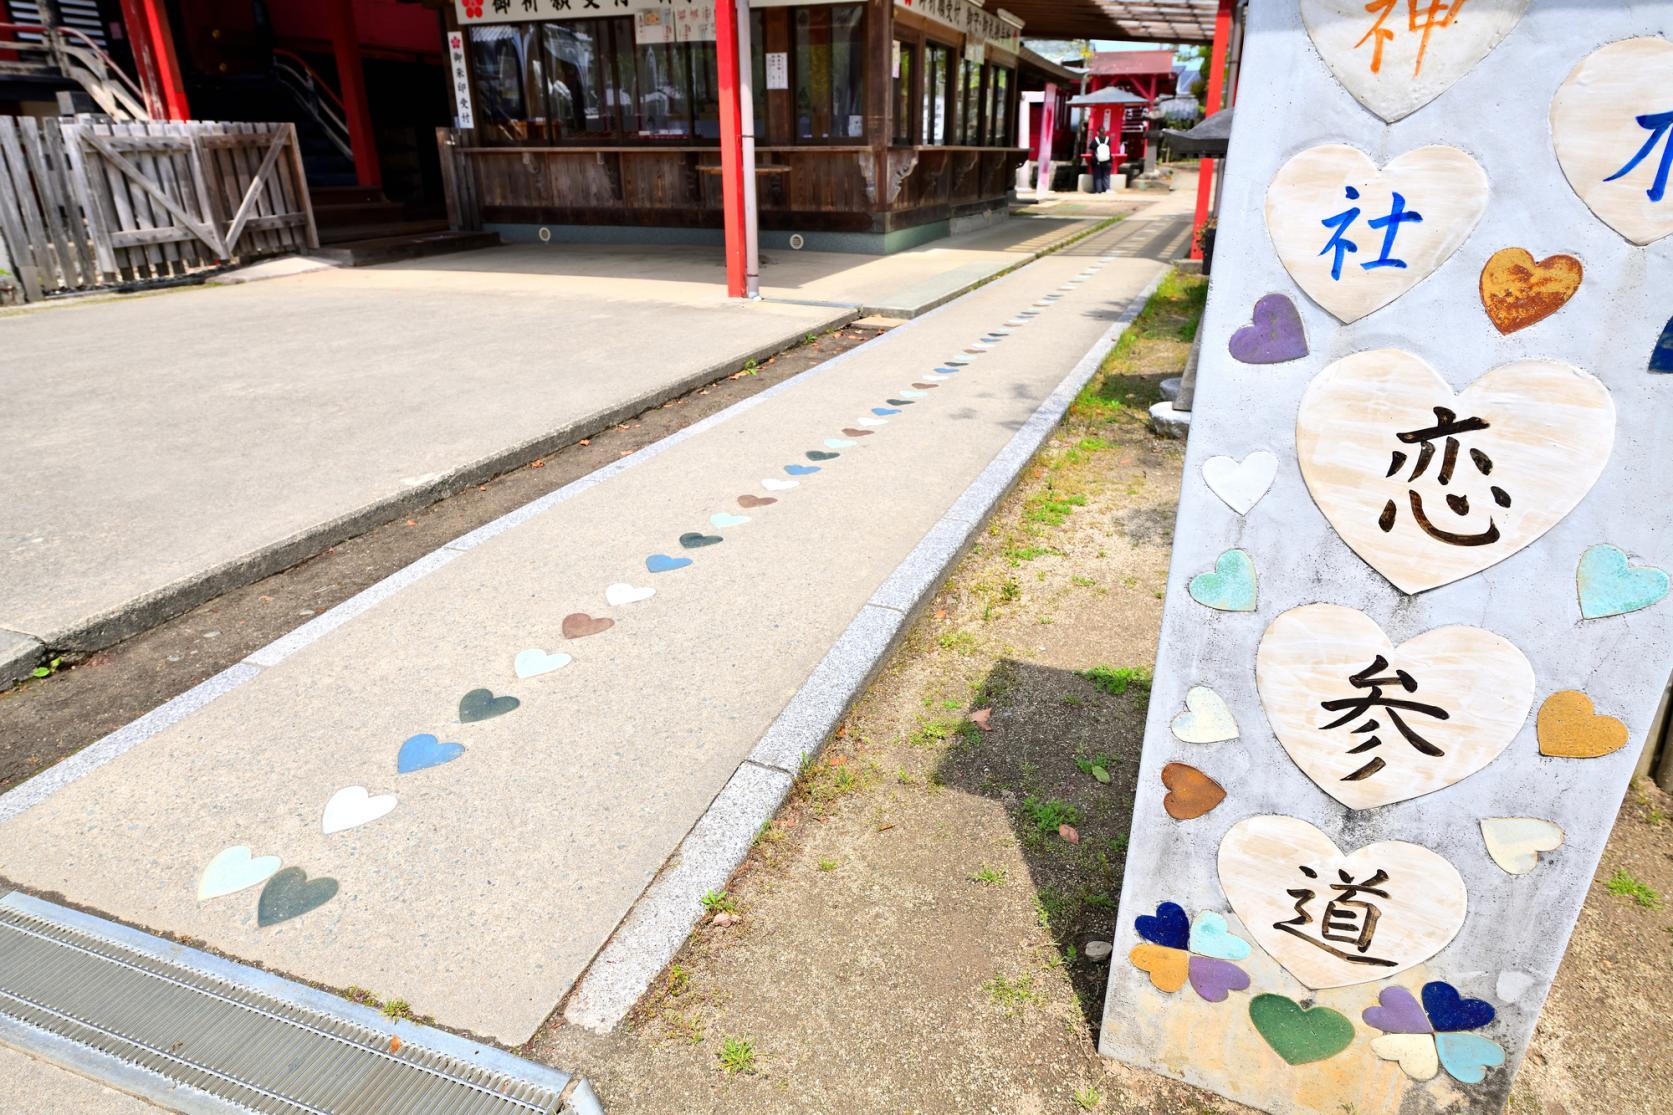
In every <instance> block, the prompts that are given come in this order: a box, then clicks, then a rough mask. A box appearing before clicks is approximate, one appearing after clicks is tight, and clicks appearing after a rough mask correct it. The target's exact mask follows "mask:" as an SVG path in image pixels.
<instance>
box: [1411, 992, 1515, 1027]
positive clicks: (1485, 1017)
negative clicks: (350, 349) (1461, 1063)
mask: <svg viewBox="0 0 1673 1115" xmlns="http://www.w3.org/2000/svg"><path fill="white" fill-rule="evenodd" d="M1423 1010H1424V1012H1425V1013H1426V1014H1428V1015H1429V1024H1430V1025H1431V1026H1433V1027H1435V1029H1436V1030H1437V1031H1439V1032H1440V1033H1443V1034H1445V1033H1456V1032H1458V1031H1460V1030H1479V1029H1481V1028H1482V1027H1483V1026H1485V1025H1487V1024H1488V1023H1489V1022H1492V1021H1493V1019H1494V1018H1496V1017H1498V1012H1497V1011H1495V1010H1494V1009H1493V1004H1492V1003H1489V1002H1486V1001H1484V1000H1482V999H1466V998H1464V997H1463V996H1462V995H1460V994H1458V989H1457V988H1456V987H1454V986H1452V985H1451V984H1450V983H1447V982H1446V981H1444V980H1435V981H1434V982H1433V983H1426V984H1424V985H1423Z"/></svg>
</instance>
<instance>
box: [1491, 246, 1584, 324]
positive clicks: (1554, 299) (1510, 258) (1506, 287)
mask: <svg viewBox="0 0 1673 1115" xmlns="http://www.w3.org/2000/svg"><path fill="white" fill-rule="evenodd" d="M1585 271H1586V269H1585V268H1584V267H1583V266H1581V263H1580V261H1579V260H1577V259H1575V258H1574V257H1573V256H1567V255H1559V256H1551V257H1550V258H1549V259H1542V260H1539V261H1537V262H1536V261H1535V260H1534V257H1533V254H1532V253H1531V252H1529V251H1528V250H1527V249H1526V248H1504V249H1502V250H1500V251H1497V252H1495V253H1493V258H1492V259H1489V260H1488V261H1487V266H1485V267H1483V268H1482V269H1481V304H1482V306H1484V307H1485V308H1486V310H1487V316H1488V317H1489V318H1490V319H1491V320H1492V322H1493V326H1494V328H1496V329H1498V331H1499V332H1501V333H1514V332H1516V331H1517V330H1518V329H1526V328H1527V327H1528V326H1530V325H1533V324H1534V323H1536V322H1539V321H1543V320H1545V319H1546V318H1548V317H1550V316H1551V315H1552V314H1554V313H1556V312H1557V311H1558V310H1560V309H1562V308H1563V306H1564V305H1565V304H1566V303H1567V302H1568V300H1569V299H1570V298H1573V297H1574V294H1575V292H1576V291H1578V290H1579V289H1580V282H1581V280H1582V279H1583V278H1584V277H1585Z"/></svg>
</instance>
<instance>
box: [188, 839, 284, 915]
mask: <svg viewBox="0 0 1673 1115" xmlns="http://www.w3.org/2000/svg"><path fill="white" fill-rule="evenodd" d="M280 866H281V864H280V860H279V857H278V856H252V855H251V854H250V847H249V845H248V844H236V845H234V846H233V847H231V848H223V849H222V850H221V851H220V852H218V853H217V854H216V856H215V858H214V859H212V860H210V861H209V865H208V866H207V867H205V868H204V869H203V875H202V877H200V878H199V879H198V901H199V902H207V901H209V900H210V899H211V898H223V897H225V896H226V895H229V894H236V893H237V892H239V891H241V890H243V889H244V888H245V887H253V886H255V885H256V884H257V883H264V882H266V881H267V880H268V879H269V878H271V877H272V875H273V873H274V872H275V871H277V870H279V867H280Z"/></svg>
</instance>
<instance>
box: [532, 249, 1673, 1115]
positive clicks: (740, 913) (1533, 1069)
mask: <svg viewBox="0 0 1673 1115" xmlns="http://www.w3.org/2000/svg"><path fill="white" fill-rule="evenodd" d="M1202 295H1203V287H1202V284H1201V281H1200V280H1179V279H1174V280H1170V282H1169V283H1168V284H1167V285H1165V286H1164V287H1163V288H1162V290H1161V292H1160V293H1159V295H1158V297H1157V299H1156V300H1155V301H1153V303H1152V304H1151V307H1150V308H1149V309H1147V311H1146V313H1145V315H1144V316H1143V317H1142V318H1141V319H1140V321H1139V323H1138V324H1137V325H1136V326H1135V327H1134V328H1133V329H1132V330H1130V331H1129V333H1128V334H1127V336H1126V337H1125V338H1124V339H1123V341H1122V343H1121V344H1120V346H1118V348H1117V350H1116V351H1115V352H1114V353H1112V355H1111V358H1110V360H1109V361H1108V362H1107V363H1106V365H1105V369H1104V373H1103V376H1102V378H1101V379H1100V380H1099V381H1097V382H1095V383H1094V384H1093V385H1092V386H1091V387H1089V388H1088V389H1087V391H1086V392H1084V393H1083V395H1082V396H1081V398H1080V400H1079V401H1078V402H1077V403H1076V405H1075V407H1074V408H1073V409H1072V410H1071V412H1070V414H1069V416H1068V417H1067V418H1066V419H1065V422H1064V424H1063V426H1062V428H1061V429H1060V430H1059V431H1058V433H1057V435H1056V436H1055V437H1054V438H1053V439H1052V441H1051V442H1050V444H1049V445H1048V446H1047V447H1045V448H1044V449H1043V450H1042V451H1041V453H1040V454H1039V456H1038V457H1037V459H1036V460H1035V461H1034V462H1033V463H1032V465H1031V466H1030V468H1029V469H1028V470H1027V471H1026V473H1025V475H1024V478H1023V480H1022V481H1021V483H1020V484H1019V485H1018V488H1017V490H1016V491H1015V492H1013V493H1012V494H1011V496H1010V497H1009V498H1008V499H1007V500H1006V502H1005V503H1004V504H1003V505H1002V507H1001V508H1000V510H999V511H998V513H997V514H996V516H995V517H994V519H993V521H992V523H991V524H990V525H989V527H988V529H987V530H986V532H985V533H984V535H983V536H982V538H981V540H980V543H979V544H978V545H977V546H976V547H974V548H973V550H972V552H971V553H970V554H968V555H967V556H966V558H965V559H964V560H963V561H962V563H961V564H960V565H959V567H958V568H957V570H956V571H955V573H954V574H953V576H952V577H951V578H950V579H949V581H948V582H947V583H946V584H945V585H944V586H943V587H942V588H941V590H940V591H939V592H938V593H937V594H936V596H935V597H934V599H933V600H932V602H930V603H929V604H928V606H927V607H926V608H925V610H924V612H923V614H922V615H921V617H920V618H919V620H918V621H917V622H916V624H915V625H914V626H913V628H912V630H911V631H910V633H909V635H908V636H907V638H906V640H905V642H904V644H903V645H902V646H901V647H900V648H899V649H898V650H897V651H896V653H895V654H894V655H893V657H892V659H891V660H890V662H889V663H888V665H887V666H886V667H885V669H884V671H883V673H882V674H881V675H880V677H879V678H878V680H877V681H876V682H875V683H874V684H873V686H872V687H871V689H870V691H869V692H868V693H867V695H866V696H865V697H864V698H863V699H862V700H861V701H860V702H859V703H858V704H857V705H856V706H855V708H854V709H853V710H852V712H851V715H850V716H849V718H848V719H847V721H846V722H845V724H844V725H843V727H842V729H841V730H840V732H839V733H838V736H837V738H835V739H833V740H832V741H831V743H830V745H829V746H828V747H827V748H826V750H825V752H824V753H823V755H822V756H821V757H820V758H819V759H818V760H817V761H815V762H812V763H810V764H809V765H808V766H807V768H806V769H805V770H804V772H803V774H802V777H801V779H800V780H799V782H798V785H797V788H796V791H795V793H794V795H793V798H792V800H791V801H790V802H789V803H788V804H787V805H786V807H785V808H784V810H782V811H781V813H780V814H779V816H778V817H777V818H776V819H775V820H773V821H772V822H771V823H770V824H768V825H767V826H765V827H764V828H763V829H762V831H761V834H760V835H759V837H758V838H757V841H756V846H755V848H754V850H753V852H752V853H751V855H750V857H749V859H748V861H747V862H746V864H745V865H744V867H743V868H742V869H740V871H739V873H738V875H737V876H736V877H735V878H734V880H733V881H732V883H731V885H730V886H729V889H728V891H726V892H725V893H724V894H720V895H713V896H711V900H710V902H709V905H710V906H712V909H711V911H710V914H711V916H710V917H707V918H705V923H704V925H703V926H702V927H700V928H699V929H698V930H697V932H696V933H695V934H694V935H693V937H692V938H691V940H690V941H689V942H688V943H687V944H686V946H685V948H684V949H683V950H682V951H681V953H680V955H679V956H678V957H677V958H676V960H675V962H674V963H673V964H672V965H671V966H670V968H669V969H668V971H667V972H665V973H664V975H663V978H662V980H661V983H660V985H659V986H658V988H657V989H656V990H654V991H653V992H652V993H651V994H650V995H648V996H647V997H646V999H645V1000H644V1001H643V1002H642V1003H641V1004H640V1005H639V1008H638V1009H637V1011H636V1012H635V1014H634V1015H633V1017H632V1018H631V1019H630V1020H629V1022H628V1023H627V1024H626V1025H625V1026H624V1027H622V1029H621V1030H619V1031H618V1032H617V1033H615V1034H612V1035H609V1036H603V1037H600V1036H597V1035H592V1034H588V1033H586V1032H584V1031H581V1030H578V1029H575V1028H571V1027H565V1026H563V1025H561V1024H560V1023H558V1022H557V1021H554V1022H553V1023H551V1024H549V1025H548V1027H547V1028H546V1029H544V1030H543V1031H542V1032H541V1033H540V1034H539V1035H537V1037H536V1038H535V1039H534V1041H533V1042H531V1043H530V1045H529V1046H528V1047H527V1048H525V1049H524V1050H522V1052H524V1053H525V1054H528V1055H531V1056H534V1057H537V1058H539V1059H541V1060H546V1061H550V1062H552V1063H554V1064H558V1065H561V1066H563V1067H564V1068H566V1069H569V1070H572V1071H577V1072H582V1073H585V1074H586V1075H587V1076H588V1077H589V1078H590V1079H592V1080H593V1082H594V1084H595V1086H596V1087H597V1088H598V1090H599V1093H600V1095H601V1096H602V1098H603V1100H604V1102H605V1104H606V1106H607V1108H608V1110H610V1111H611V1112H612V1115H635V1113H653V1112H654V1113H663V1112H672V1111H679V1112H682V1113H685V1112H690V1113H696V1112H717V1113H718V1112H726V1113H728V1115H756V1113H759V1115H779V1113H783V1112H810V1113H812V1112H818V1113H833V1115H857V1113H861V1112H864V1113H867V1115H870V1113H874V1112H914V1113H923V1115H951V1113H960V1115H963V1113H974V1112H1004V1113H1007V1115H1009V1113H1018V1115H1034V1113H1057V1112H1080V1111H1101V1112H1122V1113H1131V1115H1140V1113H1142V1115H1210V1113H1223V1115H1233V1113H1236V1112H1245V1111H1248V1110H1249V1109H1248V1108H1245V1107H1242V1106H1240V1105H1236V1104H1232V1103H1228V1102H1227V1101H1224V1100H1221V1099H1219V1098H1218V1097H1215V1096H1212V1095H1210V1094H1209V1093H1206V1092H1202V1091H1199V1090H1197V1089H1194V1088H1191V1087H1189V1086H1186V1085H1183V1084H1179V1083H1176V1082H1174V1081H1171V1080H1167V1079H1164V1078H1162V1077H1159V1076H1155V1075H1152V1074H1149V1073H1145V1072H1139V1071H1136V1070H1131V1069H1127V1068H1125V1067H1123V1066H1121V1065H1117V1064H1114V1063H1111V1062H1108V1061H1105V1060H1104V1059H1102V1058H1100V1057H1099V1056H1098V1055H1097V1052H1096V1039H1097V1029H1098V1023H1099V1019H1100V1014H1101V1010H1102V1005H1103V990H1104V979H1105V974H1106V972H1107V970H1108V963H1109V961H1108V960H1102V959H1094V958H1092V957H1089V956H1088V946H1089V945H1095V943H1104V942H1108V941H1109V939H1110V937H1111V934H1112V930H1113V928H1114V924H1115V917H1116V910H1115V904H1116V901H1117V899H1118V893H1119V886H1120V880H1121V870H1122V866H1123V859H1124V853H1125V849H1126V842H1127V833H1128V829H1129V824H1130V821H1131V813H1132V801H1133V792H1134V778H1135V774H1136V771H1137V761H1138V756H1139V750H1140V747H1141V744H1142V742H1143V730H1144V715H1145V709H1146V703H1147V700H1148V695H1149V683H1150V672H1149V671H1150V668H1151V666H1152V664H1153V662H1154V659H1155V647H1156V639H1157V634H1158V630H1159V626H1160V622H1161V615H1162V595H1163V589H1164V581H1165V577H1166V572H1167V564H1168V556H1169V549H1170V546H1171V544H1172V531H1173V524H1174V513H1175V500H1176V497H1177V493H1178V489H1179V481H1180V472H1181V466H1182V462H1183V448H1182V446H1181V445H1180V444H1179V443H1176V442H1171V441H1167V440H1163V439H1159V438H1157V437H1155V436H1153V435H1152V434H1151V433H1150V432H1149V431H1148V429H1147V428H1146V426H1145V423H1144V414H1145V410H1146V408H1147V407H1148V406H1149V404H1150V403H1151V402H1153V401H1154V400H1155V399H1156V398H1157V397H1158V389H1159V383H1160V381H1161V379H1162V378H1164V376H1166V375H1170V374H1176V373H1177V371H1178V369H1179V368H1180V367H1181V366H1182V365H1183V362H1184V359H1185V355H1186V352H1187V350H1188V348H1189V342H1190V338H1191V336H1192V333H1193V331H1194V328H1195V322H1196V320H1197V316H1198V314H1199V313H1200V308H1201V301H1202ZM982 709H991V713H990V714H989V717H990V719H989V726H990V727H991V729H992V730H991V731H984V730H983V729H982V728H981V727H979V726H978V725H977V724H976V723H973V722H972V719H971V716H972V714H973V713H975V714H978V719H980V716H979V713H980V710H982ZM1667 808H1668V807H1667V803H1666V799H1665V798H1663V797H1661V796H1660V795H1659V793H1658V792H1656V791H1654V790H1653V789H1651V790H1644V791H1641V792H1640V793H1639V794H1638V795H1637V796H1635V797H1634V798H1633V799H1632V800H1631V801H1629V803H1628V804H1627V806H1626V807H1625V808H1624V809H1623V813H1622V821H1621V823H1620V825H1619V826H1618V828H1617V830H1616V833H1615V838H1614V841H1613V842H1612V843H1611V845H1610V848H1609V852H1608V854H1607V855H1606V856H1605V860H1604V866H1603V869H1602V871H1601V872H1600V877H1599V882H1598V884H1597V885H1596V886H1594V889H1593V894H1592V896H1591V900H1590V902H1589V903H1588V906H1587V910H1586V913H1585V916H1584V917H1583V918H1582V920H1581V924H1580V929H1579V931H1578V932H1577V933H1576V935H1575V939H1574V945H1573V948H1572V949H1571V951H1570V954H1569V958H1568V961H1567V962H1566V963H1565V965H1564V968H1563V971H1562V975H1561V979H1560V981H1559V985H1558V988H1557V992H1556V994H1555V995H1554V997H1553V999H1552V1001H1551V1006H1550V1009H1549V1010H1548V1012H1547V1015H1546V1017H1545V1020H1544V1022H1543V1024H1542V1026H1541V1029H1540V1031H1539V1033H1538V1035H1537V1036H1536V1039H1535V1042H1534V1046H1533V1051H1532V1053H1531V1055H1530V1057H1529V1061H1528V1070H1527V1071H1526V1072H1525V1073H1524V1074H1523V1077H1522V1080H1521V1081H1520V1082H1519V1083H1518V1086H1517V1090H1516V1094H1515V1099H1514V1101H1513V1107H1512V1110H1513V1111H1514V1112H1516V1113H1517V1115H1588V1113H1599V1115H1601V1113H1604V1112H1608V1113H1610V1115H1622V1113H1624V1112H1628V1111H1631V1112H1638V1111H1651V1110H1659V1109H1661V1108H1663V1107H1664V1106H1665V1104H1664V1103H1658V1102H1654V1101H1653V1100H1652V1097H1660V1098H1666V1097H1670V1096H1673V1083H1670V1081H1673V1077H1670V1076H1669V1073H1670V1072H1673V1070H1670V1069H1669V1068H1668V1067H1667V1064H1666V1062H1665V1060H1664V1059H1663V1058H1662V1056H1661V1053H1660V1041H1659V1034H1660V1029H1661V1028H1660V1027H1658V1026H1657V1025H1656V1020H1657V1019H1663V1020H1665V1019H1666V1018H1669V1017H1673V1011H1670V1008H1673V996H1670V994H1669V992H1668V991H1667V990H1666V987H1667V981H1666V970H1667V964H1668V959H1669V948H1670V946H1673V934H1670V933H1669V931H1668V924H1669V922H1670V921H1673V915H1669V914H1668V913H1667V912H1666V911H1663V910H1659V909H1652V908H1650V907H1648V906H1640V905H1638V904H1637V903H1636V902H1635V901H1634V900H1633V899H1632V898H1630V897H1622V896H1617V895H1613V894H1610V893H1608V891H1607V888H1606V886H1605V882H1606V881H1607V880H1608V879H1609V878H1610V877H1611V876H1612V875H1613V873H1614V872H1615V871H1616V870H1618V869H1625V870H1626V871H1627V872H1629V874H1630V875H1631V876H1632V877H1633V878H1634V879H1635V880H1638V881H1641V882H1643V883H1644V884H1646V885H1647V886H1650V887H1652V888H1654V889H1655V890H1656V892H1657V893H1658V894H1673V860H1670V857H1669V854H1668V847H1669V842H1668V835H1669V832H1670V831H1673V830H1670V829H1669V827H1668V826H1669V821H1668V819H1667V817H1666V816H1665V812H1666V810H1667ZM1060 825H1068V826H1070V827H1071V828H1072V829H1073V832H1072V833H1070V832H1068V831H1067V830H1060V828H1059V826H1060ZM1071 835H1072V836H1073V838H1074V840H1075V841H1076V842H1071V841H1070V840H1069V839H1066V837H1068V836H1071ZM734 919H735V920H734ZM1362 1115H1371V1113H1369V1112H1366V1113H1362Z"/></svg>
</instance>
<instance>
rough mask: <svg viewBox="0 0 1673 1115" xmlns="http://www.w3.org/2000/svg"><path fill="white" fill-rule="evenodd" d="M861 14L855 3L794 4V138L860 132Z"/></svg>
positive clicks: (862, 114)
mask: <svg viewBox="0 0 1673 1115" xmlns="http://www.w3.org/2000/svg"><path fill="white" fill-rule="evenodd" d="M864 19H865V7H864V6H863V5H860V4H844V5H840V6H822V7H811V8H797V9H795V12H794V15H793V19H792V32H791V64H792V65H793V66H794V67H795V77H796V80H795V97H796V100H795V104H796V135H797V137H798V138H800V139H859V138H861V137H863V136H864V135H865V84H864V80H863V73H864V59H865V38H864V32H863V27H862V24H863V23H864Z"/></svg>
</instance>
